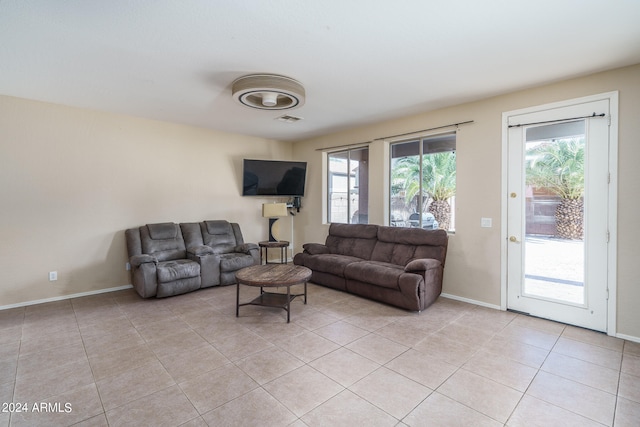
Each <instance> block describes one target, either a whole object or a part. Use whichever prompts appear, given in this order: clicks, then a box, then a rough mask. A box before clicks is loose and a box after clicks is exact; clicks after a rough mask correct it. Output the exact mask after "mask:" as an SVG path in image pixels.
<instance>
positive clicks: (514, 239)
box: [509, 236, 520, 243]
mask: <svg viewBox="0 0 640 427" xmlns="http://www.w3.org/2000/svg"><path fill="white" fill-rule="evenodd" d="M509 241H510V242H513V243H520V240H518V239H516V236H511V237H509Z"/></svg>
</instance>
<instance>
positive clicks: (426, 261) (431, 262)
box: [404, 258, 442, 273]
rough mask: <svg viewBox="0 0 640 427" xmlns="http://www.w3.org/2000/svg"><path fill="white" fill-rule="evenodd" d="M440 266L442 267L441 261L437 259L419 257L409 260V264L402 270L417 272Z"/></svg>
mask: <svg viewBox="0 0 640 427" xmlns="http://www.w3.org/2000/svg"><path fill="white" fill-rule="evenodd" d="M440 267H442V263H441V262H440V261H438V260H437V259H431V258H419V259H414V260H413V261H410V262H409V264H407V265H406V266H405V267H404V271H406V272H408V273H419V272H421V271H428V270H433V269H436V268H440Z"/></svg>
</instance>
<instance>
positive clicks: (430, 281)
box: [293, 224, 448, 311]
mask: <svg viewBox="0 0 640 427" xmlns="http://www.w3.org/2000/svg"><path fill="white" fill-rule="evenodd" d="M447 244H448V235H447V233H446V231H444V230H424V229H419V228H400V227H387V226H379V225H371V224H331V225H330V226H329V235H328V236H327V239H326V242H325V244H320V243H305V244H304V245H303V249H304V251H303V252H301V253H298V254H296V255H295V257H294V259H293V262H294V264H296V265H303V266H305V267H308V268H310V269H311V271H312V276H311V281H312V282H314V283H317V284H319V285H323V286H328V287H331V288H335V289H339V290H342V291H347V292H350V293H353V294H356V295H360V296H363V297H366V298H370V299H373V300H377V301H381V302H384V303H387V304H391V305H394V306H396V307H401V308H404V309H407V310H412V311H421V310H424V309H425V308H427V307H428V306H429V305H431V304H432V303H433V302H434V301H435V300H436V299H437V298H438V296H439V295H440V293H441V292H442V276H443V272H444V262H445V258H446V255H447Z"/></svg>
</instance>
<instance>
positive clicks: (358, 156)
mask: <svg viewBox="0 0 640 427" xmlns="http://www.w3.org/2000/svg"><path fill="white" fill-rule="evenodd" d="M328 157H329V162H328V163H329V173H328V174H327V176H328V179H329V183H328V184H329V185H328V188H329V194H328V196H329V200H328V203H327V205H328V210H329V211H328V212H327V218H328V220H329V222H340V223H344V224H367V223H368V222H369V149H368V148H356V149H352V150H346V151H339V152H334V153H329V156H328Z"/></svg>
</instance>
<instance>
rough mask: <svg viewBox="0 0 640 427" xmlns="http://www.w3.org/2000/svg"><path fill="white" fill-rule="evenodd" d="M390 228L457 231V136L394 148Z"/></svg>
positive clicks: (396, 144)
mask: <svg viewBox="0 0 640 427" xmlns="http://www.w3.org/2000/svg"><path fill="white" fill-rule="evenodd" d="M390 173H391V177H390V180H389V182H390V185H391V191H390V193H389V194H390V201H389V203H390V206H389V213H390V218H389V224H391V225H392V226H396V227H421V228H426V229H436V228H442V229H444V230H447V231H453V230H455V214H454V212H455V194H456V134H455V133H447V134H442V135H436V136H430V137H425V138H420V139H416V140H410V141H403V142H397V143H394V144H391V167H390Z"/></svg>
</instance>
